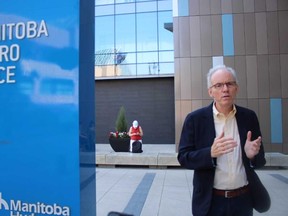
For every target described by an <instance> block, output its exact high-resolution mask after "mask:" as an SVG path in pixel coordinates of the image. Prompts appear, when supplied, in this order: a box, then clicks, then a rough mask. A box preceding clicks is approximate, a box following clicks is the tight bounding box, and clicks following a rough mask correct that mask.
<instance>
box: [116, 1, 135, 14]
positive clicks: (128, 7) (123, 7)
mask: <svg viewBox="0 0 288 216" xmlns="http://www.w3.org/2000/svg"><path fill="white" fill-rule="evenodd" d="M125 13H135V4H134V3H133V4H117V5H116V14H125Z"/></svg>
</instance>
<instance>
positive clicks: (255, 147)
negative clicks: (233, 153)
mask: <svg viewBox="0 0 288 216" xmlns="http://www.w3.org/2000/svg"><path fill="white" fill-rule="evenodd" d="M251 136H252V132H251V131H248V133H247V139H246V143H245V146H244V150H245V153H246V156H247V157H248V158H249V159H253V158H254V156H255V155H257V154H258V153H259V150H260V146H261V140H262V139H261V137H260V136H259V137H258V138H257V139H255V140H253V141H251Z"/></svg>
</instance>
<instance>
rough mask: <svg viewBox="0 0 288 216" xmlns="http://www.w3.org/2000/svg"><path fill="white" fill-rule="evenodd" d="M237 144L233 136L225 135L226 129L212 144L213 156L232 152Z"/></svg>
mask: <svg viewBox="0 0 288 216" xmlns="http://www.w3.org/2000/svg"><path fill="white" fill-rule="evenodd" d="M236 146H237V142H236V141H235V140H234V139H233V138H231V137H224V131H223V132H222V133H221V134H220V136H219V137H216V138H215V140H214V143H213V144H212V146H211V157H212V158H216V157H219V156H221V155H223V154H227V153H229V152H232V151H233V149H234V148H235V147H236Z"/></svg>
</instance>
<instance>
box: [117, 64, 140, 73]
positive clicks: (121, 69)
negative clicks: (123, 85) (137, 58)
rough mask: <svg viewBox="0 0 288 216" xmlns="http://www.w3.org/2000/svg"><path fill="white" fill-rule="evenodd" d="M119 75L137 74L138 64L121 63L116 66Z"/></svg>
mask: <svg viewBox="0 0 288 216" xmlns="http://www.w3.org/2000/svg"><path fill="white" fill-rule="evenodd" d="M116 75H117V76H136V64H123V65H122V64H121V65H117V66H116Z"/></svg>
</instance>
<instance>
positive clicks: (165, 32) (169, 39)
mask: <svg viewBox="0 0 288 216" xmlns="http://www.w3.org/2000/svg"><path fill="white" fill-rule="evenodd" d="M158 22H159V25H158V26H159V29H158V30H159V50H173V49H174V48H173V47H174V45H173V32H171V31H169V28H168V29H166V28H167V27H166V28H165V24H169V23H170V24H171V25H173V20H172V12H171V11H166V12H159V13H158Z"/></svg>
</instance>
